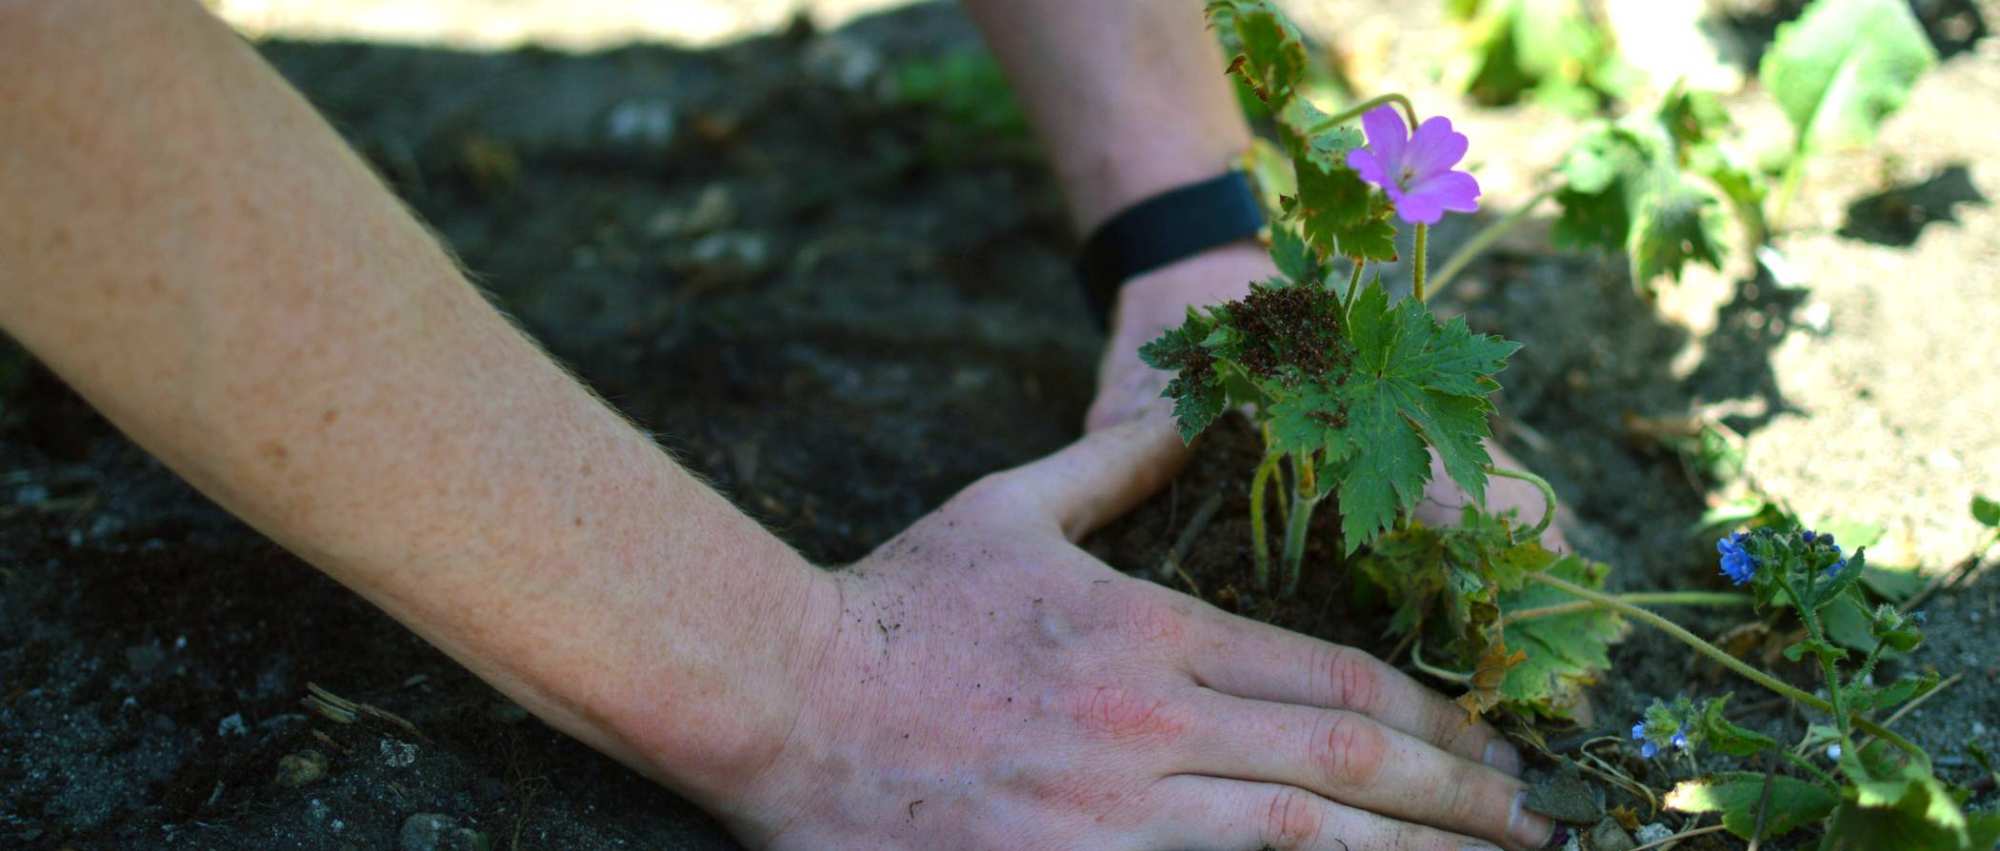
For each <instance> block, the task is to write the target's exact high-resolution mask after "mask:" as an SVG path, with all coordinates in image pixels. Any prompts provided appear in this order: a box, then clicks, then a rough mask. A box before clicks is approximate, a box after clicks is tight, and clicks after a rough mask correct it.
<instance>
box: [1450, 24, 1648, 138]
mask: <svg viewBox="0 0 2000 851" xmlns="http://www.w3.org/2000/svg"><path fill="white" fill-rule="evenodd" d="M1447 10H1448V12H1449V14H1450V15H1451V16H1452V17H1453V18H1454V19H1456V20H1457V21H1459V22H1460V24H1461V25H1462V27H1463V30H1464V32H1465V41H1466V58H1465V61H1464V62H1463V64H1462V66H1461V67H1460V68H1458V69H1457V72H1456V73H1455V74H1454V77H1455V82H1456V83H1457V84H1458V86H1459V88H1461V89H1462V90H1463V91H1465V92H1466V93H1467V94H1469V95H1471V96H1472V97H1473V99H1475V100H1477V101H1479V102H1480V103H1484V104H1488V105H1498V104H1508V103H1513V102H1515V101H1518V100H1520V99H1522V98H1523V97H1524V96H1526V97H1532V98H1533V99H1535V100H1537V101H1540V102H1542V103H1545V104H1549V105H1552V106H1555V107H1557V108H1559V109H1566V110H1570V111H1574V112H1587V111H1591V110H1594V109H1596V108H1598V107H1600V106H1603V105H1604V104H1605V103H1607V102H1609V101H1611V100H1616V99H1619V98H1622V97H1624V96H1625V94H1626V93H1627V91H1628V90H1629V89H1630V88H1631V82H1632V80H1633V78H1634V74H1633V72H1632V71H1631V69H1629V68H1628V67H1627V66H1625V64H1624V63H1623V62H1621V61H1620V60H1619V59H1618V54H1617V51H1616V49H1615V45H1614V44H1613V42H1612V38H1611V34H1610V33H1609V32H1608V31H1607V30H1606V29H1605V28H1604V27H1603V26H1601V25H1599V23H1598V22H1597V21H1596V20H1595V19H1594V18H1593V17H1592V16H1591V13H1590V9H1589V8H1588V6H1587V5H1586V4H1585V3H1584V2H1582V0H1453V2H1451V3H1449V4H1448V6H1447Z"/></svg>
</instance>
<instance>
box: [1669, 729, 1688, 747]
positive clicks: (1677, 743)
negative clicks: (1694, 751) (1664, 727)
mask: <svg viewBox="0 0 2000 851" xmlns="http://www.w3.org/2000/svg"><path fill="white" fill-rule="evenodd" d="M1671 744H1672V745H1673V746H1674V750H1680V751H1684V750H1687V746H1688V734H1687V732H1686V731H1681V732H1678V733H1675V734H1674V738H1673V740H1672V742H1671Z"/></svg>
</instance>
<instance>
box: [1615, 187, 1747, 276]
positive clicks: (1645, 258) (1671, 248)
mask: <svg viewBox="0 0 2000 851" xmlns="http://www.w3.org/2000/svg"><path fill="white" fill-rule="evenodd" d="M1636 206H1637V208H1638V209H1637V215H1635V216H1633V218H1632V234H1631V236H1630V240H1631V243H1630V245H1628V246H1627V247H1626V251H1627V252H1628V253H1629V254H1630V255H1631V258H1632V280H1633V281H1635V282H1638V283H1640V284H1644V283H1646V282H1648V281H1651V280H1653V279H1655V278H1658V277H1660V276H1661V275H1667V276H1670V277H1672V278H1673V279H1674V280H1676V281H1678V280H1680V277H1681V268H1682V267H1684V266H1686V265H1687V264H1688V262H1689V261H1692V260H1699V261H1701V262H1703V263H1706V264H1708V265H1709V266H1710V267H1712V268H1716V269H1720V268H1722V257H1723V241H1724V240H1725V239H1726V238H1727V237H1726V236H1725V234H1724V226H1723V219H1722V211H1721V210H1720V209H1718V207H1717V204H1716V198H1715V195H1714V194H1713V193H1711V192H1709V191H1708V190H1706V189H1703V188H1701V187H1699V186H1696V185H1694V184H1692V183H1687V182H1685V181H1681V180H1678V179H1676V180H1674V181H1673V182H1672V183H1670V184H1664V185H1658V186H1654V187H1652V188H1651V190H1650V191H1649V193H1648V196H1647V197H1646V198H1645V199H1644V200H1643V201H1641V202H1640V203H1639V204H1638V205H1636Z"/></svg>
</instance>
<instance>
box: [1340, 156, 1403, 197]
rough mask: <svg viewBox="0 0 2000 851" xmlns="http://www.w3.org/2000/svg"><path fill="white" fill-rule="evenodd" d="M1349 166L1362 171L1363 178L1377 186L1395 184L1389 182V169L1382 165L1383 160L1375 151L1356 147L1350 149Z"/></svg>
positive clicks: (1385, 186)
mask: <svg viewBox="0 0 2000 851" xmlns="http://www.w3.org/2000/svg"><path fill="white" fill-rule="evenodd" d="M1347 167H1348V168H1351V169H1354V170H1355V171H1357V172H1360V173H1361V179H1362V180H1366V181H1368V182H1369V183H1373V184H1375V185H1376V186H1381V187H1384V188H1387V187H1389V186H1392V185H1394V184H1391V183H1390V182H1389V170H1388V169H1385V168H1383V167H1382V160H1381V159H1380V158H1378V157H1376V156H1375V152H1373V151H1370V150H1368V149H1367V148H1355V149H1354V150H1352V151H1348V152H1347Z"/></svg>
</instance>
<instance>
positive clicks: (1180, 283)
mask: <svg viewBox="0 0 2000 851" xmlns="http://www.w3.org/2000/svg"><path fill="white" fill-rule="evenodd" d="M1277 272H1278V269H1277V266H1276V265H1275V264H1273V263H1272V262H1271V257H1270V255H1269V254H1268V253H1267V252H1266V251H1265V249H1264V247H1263V246H1262V245H1259V244H1257V243H1256V242H1253V241H1250V240H1241V241H1238V242H1232V243H1229V244H1228V245H1221V246H1217V247H1215V248H1212V249H1209V250H1207V251H1204V252H1202V253H1200V254H1196V255H1193V256H1191V257H1187V258H1185V259H1183V260H1180V261H1178V262H1175V263H1173V264H1171V265H1167V266H1162V267H1160V268H1158V269H1154V270H1153V271H1151V272H1147V273H1145V274H1143V275H1139V276H1138V277H1135V278H1133V279H1131V280H1129V281H1126V282H1125V284H1124V285H1123V286H1121V287H1119V289H1118V296H1117V298H1116V299H1115V300H1114V301H1113V304H1112V310H1111V326H1110V331H1111V336H1112V337H1113V338H1114V339H1119V338H1126V339H1129V338H1133V337H1144V338H1147V339H1150V338H1151V337H1152V336H1154V335H1157V334H1158V333H1159V332H1160V331H1162V330H1164V329H1166V328H1171V327H1174V326H1176V325H1179V324H1180V323H1181V321H1182V319H1184V318H1185V317H1186V315H1187V309H1188V308H1189V307H1205V306H1208V305H1213V304H1220V303H1222V302H1225V301H1230V300H1233V299H1239V298H1242V297H1243V296H1244V295H1246V294H1248V293H1249V292H1250V285H1251V284H1252V283H1260V282H1263V281H1265V280H1267V279H1269V278H1271V277H1272V276H1273V275H1276V274H1277Z"/></svg>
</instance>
